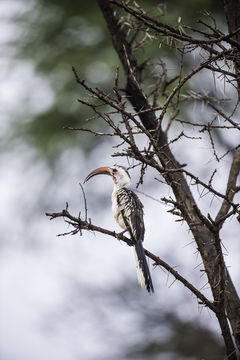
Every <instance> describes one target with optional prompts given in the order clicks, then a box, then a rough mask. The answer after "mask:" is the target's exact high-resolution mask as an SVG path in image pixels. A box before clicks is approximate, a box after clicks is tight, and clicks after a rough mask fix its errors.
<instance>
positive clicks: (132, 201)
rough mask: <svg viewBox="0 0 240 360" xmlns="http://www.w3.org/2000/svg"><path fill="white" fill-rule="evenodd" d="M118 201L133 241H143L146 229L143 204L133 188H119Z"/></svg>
mask: <svg viewBox="0 0 240 360" xmlns="http://www.w3.org/2000/svg"><path fill="white" fill-rule="evenodd" d="M117 202H118V205H119V209H120V211H121V215H122V218H123V221H124V223H125V225H126V228H127V230H128V232H129V233H130V236H131V238H132V241H134V242H138V241H143V239H144V231H145V228H144V222H143V204H142V203H141V201H140V200H139V198H138V197H137V195H136V194H135V193H134V192H133V191H132V190H129V189H125V188H122V189H120V190H119V193H118V195H117Z"/></svg>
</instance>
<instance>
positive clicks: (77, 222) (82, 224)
mask: <svg viewBox="0 0 240 360" xmlns="http://www.w3.org/2000/svg"><path fill="white" fill-rule="evenodd" d="M46 216H48V217H49V218H50V220H53V219H56V218H59V217H60V218H61V217H62V218H64V220H65V222H67V223H68V224H70V225H72V226H73V228H74V230H73V234H74V235H75V234H76V230H77V232H79V233H80V234H81V230H87V231H96V232H99V233H102V234H106V235H108V236H112V237H114V238H116V239H118V240H121V241H123V242H125V243H126V244H127V245H128V246H133V243H132V241H131V240H130V239H129V238H127V237H126V236H124V235H123V233H116V232H115V231H110V230H107V229H104V228H102V227H100V226H96V225H93V224H92V223H91V222H89V221H83V220H81V219H80V217H75V216H72V215H71V214H70V213H69V211H68V210H67V208H66V209H64V210H62V211H60V212H56V213H46ZM66 219H68V220H70V221H68V220H66ZM70 233H71V232H70ZM68 234H69V233H64V234H61V235H68ZM144 251H145V254H146V255H147V256H148V257H149V258H150V259H152V260H153V261H154V263H155V264H154V265H158V266H162V267H163V268H164V269H166V270H167V271H168V272H169V273H170V274H172V275H173V276H174V277H175V279H177V280H178V281H180V282H181V283H182V284H183V285H184V286H185V287H187V288H188V289H189V290H190V291H191V292H192V293H193V294H194V295H195V296H196V297H197V299H198V300H199V301H200V304H204V305H205V306H207V307H208V308H209V309H210V310H212V311H213V312H215V313H217V312H218V309H217V307H215V305H214V304H213V303H212V302H211V301H210V300H208V299H207V298H206V297H205V296H204V295H203V294H202V293H201V292H200V291H199V290H197V289H196V288H195V287H194V286H193V285H192V284H191V283H190V282H189V281H187V280H186V279H185V278H184V277H183V276H181V275H180V274H179V273H178V272H177V271H176V270H174V269H173V268H172V267H171V266H170V265H168V264H167V263H166V262H165V261H163V260H162V259H160V258H159V257H158V256H156V255H154V254H153V253H151V252H150V251H149V250H146V249H144Z"/></svg>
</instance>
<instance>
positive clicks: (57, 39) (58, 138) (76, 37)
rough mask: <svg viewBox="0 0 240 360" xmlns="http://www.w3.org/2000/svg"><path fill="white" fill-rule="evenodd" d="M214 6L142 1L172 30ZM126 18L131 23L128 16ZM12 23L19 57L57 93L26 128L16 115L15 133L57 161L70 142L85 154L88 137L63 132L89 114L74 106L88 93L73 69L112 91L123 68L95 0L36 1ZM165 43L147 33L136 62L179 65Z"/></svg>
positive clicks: (149, 76) (149, 75) (192, 21)
mask: <svg viewBox="0 0 240 360" xmlns="http://www.w3.org/2000/svg"><path fill="white" fill-rule="evenodd" d="M216 3H217V2H216V1H209V0H204V1H203V2H199V1H196V2H192V1H186V2H182V1H180V0H174V1H171V2H166V3H164V4H160V5H159V2H158V1H156V0H151V1H139V4H140V6H143V7H144V8H145V9H146V11H148V12H149V14H150V15H152V16H156V17H158V18H159V19H160V21H163V22H165V23H169V24H170V25H171V24H172V25H174V26H176V25H177V24H178V22H179V18H180V17H181V18H182V22H184V23H186V24H189V25H196V24H195V23H196V19H197V18H198V17H199V16H200V13H199V11H200V10H204V9H206V10H208V11H211V10H212V9H214V10H216V8H218V9H219V8H220V7H219V6H218V7H216V8H215V6H216ZM122 14H123V13H122ZM123 15H124V16H125V17H126V19H128V15H126V14H123ZM13 21H14V23H15V24H17V25H18V27H19V32H20V36H19V37H18V39H17V41H16V42H14V43H12V44H11V45H12V47H14V49H15V54H16V58H18V59H21V60H28V61H31V62H32V63H33V64H34V68H35V71H36V73H37V74H40V75H41V76H42V77H44V79H45V80H47V82H48V84H49V86H50V88H51V90H52V92H53V93H54V95H55V96H54V101H53V103H52V104H51V105H50V106H49V108H47V109H45V108H43V110H42V112H40V113H39V112H37V113H33V114H31V119H29V123H28V124H27V125H26V124H25V123H24V117H25V116H23V115H22V114H21V113H20V114H19V113H17V112H16V115H15V118H16V119H15V120H16V121H15V123H16V124H17V125H16V128H15V131H13V133H14V134H15V133H17V132H18V131H19V132H20V135H21V136H23V139H25V140H27V141H28V142H29V143H31V145H32V146H34V147H37V148H38V149H39V150H40V151H41V153H42V154H44V155H45V156H46V155H47V156H52V157H54V156H55V155H54V154H56V153H58V152H59V150H61V151H63V150H64V147H65V146H66V143H67V144H68V145H69V146H70V145H71V144H72V145H73V146H75V145H76V144H78V145H79V144H81V146H82V148H83V149H85V150H87V144H89V141H85V139H86V133H80V132H75V133H74V134H73V132H72V133H71V134H69V133H67V132H66V131H63V129H62V128H63V126H65V125H70V126H72V127H74V126H76V127H81V126H83V125H84V122H85V119H86V118H88V117H90V116H91V113H90V112H89V109H84V107H83V106H82V105H81V106H80V104H77V102H76V99H77V98H78V97H81V96H84V94H82V92H81V91H80V88H79V86H78V85H77V84H76V81H75V79H74V76H73V73H72V71H71V67H72V66H75V67H76V69H77V71H78V73H79V76H80V78H83V79H86V81H87V82H88V83H89V84H90V85H91V86H101V87H102V88H104V89H105V90H106V91H108V89H111V88H112V84H113V80H114V74H115V68H116V66H117V65H118V64H119V61H118V59H117V56H116V54H115V52H114V49H113V48H112V45H111V40H110V36H109V34H108V31H107V28H106V24H105V22H104V19H103V16H102V15H101V13H100V10H99V8H98V5H97V2H96V1H89V2H85V1H78V2H76V1H73V0H70V1H69V0H61V1H56V0H51V1H49V0H37V1H36V2H35V3H31V2H29V5H28V8H27V10H26V11H25V12H23V13H21V14H20V15H18V16H15V17H14V19H13ZM182 22H181V23H182ZM136 24H137V23H136ZM179 26H180V25H179ZM129 36H131V31H130V35H129ZM141 36H144V34H140V37H141ZM161 41H162V40H161V39H160V38H159V36H158V37H156V36H155V34H154V32H152V31H149V32H148V38H147V42H146V44H145V46H144V48H142V47H141V48H140V49H139V50H138V51H137V52H136V56H137V58H138V60H139V61H140V62H144V61H145V60H146V59H151V61H152V60H153V61H158V59H159V58H160V57H168V58H169V59H171V61H173V62H175V63H176V66H177V62H178V60H177V58H176V56H175V55H176V54H175V52H173V51H172V49H171V47H169V45H170V42H171V39H167V40H164V41H163V43H162V44H161V48H159V46H160V43H161ZM166 41H167V42H168V43H166ZM152 75H153V73H152V72H151V71H150V72H149V71H147V72H146V79H147V81H146V86H149V85H150V86H151V83H152ZM153 80H154V78H153ZM175 84H176V82H174V83H172V85H171V86H170V87H169V89H167V91H166V95H167V93H168V92H169V91H170V88H171V87H173V86H174V85H175ZM43 91H44V90H43ZM73 103H75V105H74V106H73ZM92 126H94V121H92ZM70 136H71V141H69V137H70ZM94 141H95V140H94ZM56 149H58V150H57V151H56Z"/></svg>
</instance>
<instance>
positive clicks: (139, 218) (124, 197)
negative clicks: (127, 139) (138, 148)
mask: <svg viewBox="0 0 240 360" xmlns="http://www.w3.org/2000/svg"><path fill="white" fill-rule="evenodd" d="M100 174H104V175H109V176H111V177H112V179H113V183H114V187H113V193H112V212H113V216H114V218H115V220H116V221H117V223H118V224H119V226H120V227H121V228H122V229H123V230H124V231H123V233H124V232H125V231H128V233H129V235H130V238H131V241H132V243H133V247H134V254H135V259H136V269H137V278H138V282H139V284H140V286H141V287H142V288H145V289H146V290H147V291H148V292H149V293H150V294H151V293H154V287H153V283H152V278H151V274H150V271H149V267H148V263H147V259H146V255H145V252H144V249H143V245H142V242H143V240H144V233H145V226H144V221H143V204H142V203H141V201H140V200H139V198H138V196H137V195H136V194H135V192H134V191H132V190H130V189H128V188H127V187H128V186H129V185H130V184H131V178H130V175H129V172H128V170H127V169H126V168H125V167H123V166H120V165H114V166H103V167H99V168H97V169H95V170H93V171H91V172H90V173H89V174H88V176H87V177H86V179H85V180H84V183H86V182H87V181H88V180H89V179H91V178H92V177H93V176H95V175H100Z"/></svg>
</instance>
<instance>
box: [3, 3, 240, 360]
mask: <svg viewBox="0 0 240 360" xmlns="http://www.w3.org/2000/svg"><path fill="white" fill-rule="evenodd" d="M146 3H147V4H146ZM140 4H143V5H147V8H148V10H149V11H150V12H151V13H152V14H153V15H154V14H155V12H156V11H157V10H156V9H157V8H156V6H157V5H158V2H157V1H154V0H152V1H147V2H144V1H142V2H140ZM203 9H206V10H208V11H212V12H213V13H214V15H215V16H216V18H217V20H218V22H219V25H220V26H221V27H222V29H223V30H225V29H226V24H225V20H224V15H223V12H221V11H222V9H221V7H220V6H219V3H218V2H217V1H210V0H205V1H194V2H191V1H185V2H182V1H178V0H174V1H171V4H169V5H167V14H166V16H165V18H164V21H166V22H167V21H168V22H169V23H172V24H173V25H176V24H177V22H178V21H179V17H180V16H181V18H182V22H183V23H185V24H188V25H195V23H196V19H197V18H200V17H202V16H203V14H202V13H201V11H202V10H203ZM216 9H218V10H217V12H216ZM0 17H1V21H0V49H1V57H0V64H1V66H0V79H1V82H0V106H1V113H0V116H1V121H0V133H1V145H0V150H1V152H0V164H1V176H0V194H1V217H0V231H1V243H0V250H1V251H0V263H1V272H0V288H1V297H0V318H1V322H0V334H1V336H0V359H1V360H16V359H18V360H22V359H24V360H32V359H34V360H38V359H39V360H40V359H41V360H42V359H51V360H55V359H56V360H65V359H68V360H77V359H85V360H95V359H98V360H101V359H105V360H107V359H113V358H114V359H163V360H168V359H169V360H172V359H183V360H184V359H202V358H204V359H211V360H214V359H220V358H222V357H223V354H224V350H223V346H222V340H221V337H220V332H219V329H218V326H217V324H216V321H215V318H214V316H213V315H212V314H211V313H210V312H208V311H207V310H206V309H205V308H203V307H202V306H201V305H199V304H198V303H197V301H196V299H195V298H194V297H193V296H192V295H191V294H190V293H189V292H188V290H187V289H185V288H183V286H182V285H181V284H180V283H178V282H175V281H174V279H173V278H172V277H171V276H170V275H169V274H168V273H167V272H166V271H164V270H163V269H161V268H155V269H153V270H152V276H153V281H154V285H155V290H156V293H155V295H154V296H149V295H148V294H147V293H146V292H145V291H143V290H141V288H140V287H139V286H138V284H137V280H136V271H135V260H134V256H133V252H132V249H131V248H129V247H128V246H126V245H124V244H122V243H121V242H118V241H116V240H115V239H113V238H108V237H107V236H103V235H101V234H93V233H87V232H83V236H82V237H80V236H79V235H75V236H62V237H57V236H56V235H57V234H59V233H64V232H67V231H69V229H68V228H67V226H66V224H65V223H64V221H63V220H60V219H58V220H54V221H49V219H48V218H47V217H46V216H45V212H54V211H61V210H62V209H64V208H65V204H66V202H68V204H69V211H70V212H71V213H72V214H73V215H75V216H77V215H78V213H79V211H81V212H82V213H84V203H83V198H82V192H81V189H80V186H79V182H81V183H82V182H83V180H84V178H85V177H86V175H87V174H88V173H89V172H90V171H91V170H93V169H94V168H96V167H99V166H103V165H111V164H114V163H115V162H116V159H115V158H112V157H111V154H112V152H113V149H112V147H113V146H114V145H116V144H117V142H116V140H115V139H113V138H112V137H108V138H107V139H103V138H100V139H98V138H96V137H94V136H92V135H89V134H87V133H81V132H77V131H67V130H64V129H63V127H64V126H72V127H81V126H84V127H87V126H89V127H93V128H95V129H96V130H98V129H101V128H102V126H103V124H102V123H100V120H87V119H89V118H91V116H92V113H91V112H90V111H89V109H88V108H86V107H84V106H83V105H81V104H80V103H78V102H77V99H78V98H79V97H86V94H85V93H84V92H83V91H82V90H81V89H80V88H79V86H78V85H77V84H76V82H75V79H74V76H73V73H72V70H71V67H72V66H75V67H76V69H77V71H78V73H79V76H80V77H81V78H83V79H86V81H87V82H88V84H90V85H91V86H93V87H94V86H95V87H96V86H97V87H101V88H103V89H105V90H107V89H110V88H111V87H112V83H113V79H114V74H115V68H116V66H117V65H118V59H117V56H116V54H115V53H114V51H113V49H112V47H111V42H110V39H109V36H108V33H107V29H106V27H105V24H104V20H103V18H102V15H101V13H100V11H99V9H98V6H97V4H96V2H95V1H88V2H85V1H79V2H75V1H73V0H61V1H54V0H28V1H26V0H25V1H24V0H18V1H17V0H10V1H9V0H8V1H7V0H1V2H0ZM147 52H148V54H147V57H150V56H152V57H155V58H156V57H160V56H161V57H162V58H163V59H164V61H165V62H166V63H167V64H168V65H169V66H170V68H171V70H172V72H173V73H174V71H176V69H177V66H178V64H177V62H176V54H175V53H174V52H169V50H168V49H167V48H162V49H159V48H158V47H156V46H155V45H153V46H152V47H151V46H149V47H148V49H147ZM143 55H144V56H145V55H146V54H143ZM192 61H194V59H192ZM216 81H217V83H218V86H217V88H218V91H219V92H220V93H221V96H224V97H227V98H228V97H230V98H231V99H234V96H235V95H234V94H233V93H232V91H233V90H232V89H231V88H230V87H228V85H226V84H225V85H224V84H222V83H221V81H220V80H218V79H216ZM189 86H191V88H192V89H193V90H199V89H200V90H204V91H206V92H217V90H216V88H214V89H213V88H212V87H213V85H212V80H210V79H208V78H207V77H203V76H202V74H201V75H198V76H196V77H195V78H194V79H193V80H192V81H191V83H190V85H189ZM182 111H183V114H184V116H185V118H188V117H189V118H191V117H192V116H193V114H194V116H195V117H196V118H197V116H198V117H199V118H200V119H201V118H203V117H204V116H207V115H209V113H208V112H207V109H205V108H204V107H201V108H200V107H199V105H198V104H192V105H191V106H189V107H186V108H184V106H183V107H182ZM179 129H180V128H179V127H177V126H176V127H174V128H173V129H172V133H171V135H172V136H173V138H174V136H175V135H176V134H178V133H179ZM190 131H193V130H189V132H190ZM196 133H197V131H196ZM191 135H193V133H191ZM230 140H231V141H232V144H233V146H234V143H235V142H236V141H238V140H237V139H236V138H234V137H232V138H231V139H230ZM230 140H229V137H228V134H227V136H225V138H224V137H223V138H219V141H218V145H219V148H220V151H221V146H222V153H224V152H225V149H226V143H229V142H230ZM175 152H176V153H177V154H178V160H179V161H180V162H182V163H183V162H184V163H185V162H187V164H188V165H190V166H191V169H192V170H193V171H195V170H196V171H197V175H198V176H200V178H202V179H205V178H209V176H210V174H211V171H212V170H213V169H214V168H215V167H216V164H215V163H214V161H213V155H212V149H211V146H209V143H207V141H205V140H203V141H199V142H197V141H196V142H195V143H194V147H192V143H191V141H190V140H189V141H188V140H187V139H186V140H184V143H183V141H182V142H179V143H177V145H176V148H175ZM230 161H231V158H230V157H229V158H228V157H225V158H224V161H223V162H221V163H220V164H219V165H218V175H217V177H216V181H215V184H214V185H215V186H216V188H217V189H218V190H221V191H224V188H225V181H224V182H223V181H222V179H224V178H225V179H226V176H227V171H228V169H229V166H230ZM118 163H119V164H121V165H125V166H128V164H126V162H124V160H123V159H118ZM139 175H140V172H139V168H134V169H133V170H131V176H132V180H133V188H134V187H135V185H136V183H137V182H138V179H139ZM156 175H157V174H155V173H154V172H153V171H148V173H147V175H146V176H145V181H144V184H143V185H142V186H141V187H140V188H139V190H140V191H141V192H143V193H145V194H147V195H150V196H151V197H153V198H155V199H157V200H160V198H161V197H163V196H166V197H168V196H170V195H171V191H170V190H169V188H168V186H166V185H165V184H163V183H159V182H158V181H156V180H154V177H156ZM85 191H86V196H87V201H88V216H89V217H91V219H92V222H93V223H94V224H96V225H100V226H102V227H106V228H108V229H111V230H115V231H120V229H119V228H118V226H117V224H116V223H115V221H114V219H113V218H112V213H111V191H112V183H111V181H110V179H105V178H102V177H98V178H97V179H94V180H93V181H90V182H89V183H87V184H86V186H85ZM195 195H196V199H197V200H198V201H199V204H200V207H201V208H202V209H203V211H204V212H205V213H207V212H209V211H211V213H213V214H214V213H216V211H217V210H218V208H219V206H220V203H219V202H218V200H216V199H212V198H211V197H209V198H208V197H207V196H206V197H204V198H202V199H200V196H199V192H198V189H196V194H195ZM139 197H140V198H141V200H142V202H143V203H144V210H145V227H146V236H145V247H146V248H147V249H149V250H150V251H152V252H153V253H155V254H157V255H159V256H160V257H161V258H162V259H163V260H165V261H166V262H168V263H169V264H170V265H171V266H173V267H175V269H177V270H178V271H179V272H180V273H181V274H182V275H183V276H186V278H187V279H188V280H190V281H192V282H193V283H194V285H195V286H196V287H197V288H199V289H201V291H202V292H203V293H204V294H205V295H206V296H209V297H210V294H209V289H208V285H207V284H206V277H205V276H204V273H203V272H202V271H201V270H202V266H201V260H200V258H199V256H198V253H197V251H196V245H195V244H194V242H193V241H192V236H191V234H190V233H189V231H188V228H187V226H186V225H185V224H184V223H179V222H175V218H174V217H173V215H171V214H170V213H169V212H167V211H168V210H169V208H168V207H167V206H166V205H164V204H163V203H161V201H155V200H153V199H151V198H150V197H147V196H145V195H144V194H139ZM237 226H238V225H237V222H236V220H235V219H229V220H228V223H227V226H226V227H225V228H224V229H223V232H222V238H223V241H224V246H225V249H226V250H225V251H226V256H227V260H226V261H227V265H228V266H230V272H231V274H232V277H233V280H234V282H235V283H237V282H238V283H239V273H238V272H237V268H238V265H237V264H238V257H237V254H238V252H239V242H238V243H237V241H236V239H237V237H238V236H237V231H238V227H237Z"/></svg>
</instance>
